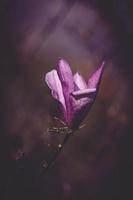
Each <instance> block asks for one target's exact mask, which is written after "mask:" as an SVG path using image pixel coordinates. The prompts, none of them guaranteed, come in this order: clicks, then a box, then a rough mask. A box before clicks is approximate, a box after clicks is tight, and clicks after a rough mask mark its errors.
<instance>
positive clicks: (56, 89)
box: [45, 70, 66, 111]
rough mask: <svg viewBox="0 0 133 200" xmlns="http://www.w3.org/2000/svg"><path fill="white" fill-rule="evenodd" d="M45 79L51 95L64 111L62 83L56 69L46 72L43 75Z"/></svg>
mask: <svg viewBox="0 0 133 200" xmlns="http://www.w3.org/2000/svg"><path fill="white" fill-rule="evenodd" d="M45 81H46V83H47V85H48V87H49V88H50V89H51V93H52V96H53V97H54V98H55V99H57V100H58V101H59V102H60V103H61V104H62V106H63V108H64V110H65V111H66V104H65V99H64V95H63V90H62V85H61V82H60V79H59V76H58V74H57V71H56V70H52V71H50V72H48V73H47V74H46V76H45Z"/></svg>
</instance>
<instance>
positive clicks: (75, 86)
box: [45, 59, 104, 130]
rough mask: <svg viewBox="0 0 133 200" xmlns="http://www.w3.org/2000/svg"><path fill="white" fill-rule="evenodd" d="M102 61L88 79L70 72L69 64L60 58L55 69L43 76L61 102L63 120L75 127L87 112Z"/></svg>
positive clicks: (90, 104) (92, 100)
mask: <svg viewBox="0 0 133 200" xmlns="http://www.w3.org/2000/svg"><path fill="white" fill-rule="evenodd" d="M103 68H104V62H103V63H102V65H101V66H100V68H99V69H98V70H97V71H96V72H95V73H94V74H93V75H92V76H91V78H89V80H88V81H85V79H84V78H83V77H82V76H81V75H80V74H79V72H77V73H75V74H74V75H73V74H72V71H71V68H70V66H69V64H68V63H67V62H66V61H65V60H64V59H60V60H59V63H58V66H57V69H53V70H52V71H50V72H48V73H47V74H46V76H45V81H46V83H47V85H48V87H49V88H50V89H51V93H52V96H53V97H54V98H55V99H56V100H58V101H59V102H60V104H61V109H62V116H63V121H64V122H65V123H66V124H67V125H68V127H71V129H73V130H74V129H77V128H78V127H79V125H80V124H81V122H82V121H83V120H84V118H85V117H86V115H87V113H88V112H89V110H90V108H91V106H92V104H93V102H94V100H95V97H96V94H97V92H98V88H99V83H100V80H101V76H102V74H103Z"/></svg>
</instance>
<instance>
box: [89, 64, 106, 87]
mask: <svg viewBox="0 0 133 200" xmlns="http://www.w3.org/2000/svg"><path fill="white" fill-rule="evenodd" d="M104 64H105V63H104V62H103V63H102V65H101V66H100V68H99V69H98V70H97V71H96V72H95V73H94V74H93V75H92V76H91V78H90V79H89V80H88V88H97V87H98V85H99V83H100V80H101V76H102V74H103V69H104Z"/></svg>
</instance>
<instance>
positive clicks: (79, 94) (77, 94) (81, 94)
mask: <svg viewBox="0 0 133 200" xmlns="http://www.w3.org/2000/svg"><path fill="white" fill-rule="evenodd" d="M94 92H96V88H90V89H89V88H87V89H83V90H78V91H74V92H72V95H73V96H74V97H82V98H83V97H88V96H89V95H90V94H92V93H94Z"/></svg>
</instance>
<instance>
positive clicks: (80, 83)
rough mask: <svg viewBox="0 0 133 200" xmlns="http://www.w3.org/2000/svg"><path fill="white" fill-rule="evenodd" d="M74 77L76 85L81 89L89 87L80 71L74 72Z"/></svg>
mask: <svg viewBox="0 0 133 200" xmlns="http://www.w3.org/2000/svg"><path fill="white" fill-rule="evenodd" d="M73 79H74V83H75V85H76V86H77V88H78V89H79V90H82V89H85V88H87V84H86V82H85V80H84V78H83V77H82V76H81V75H80V74H79V73H78V72H77V73H76V74H74V76H73Z"/></svg>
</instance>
